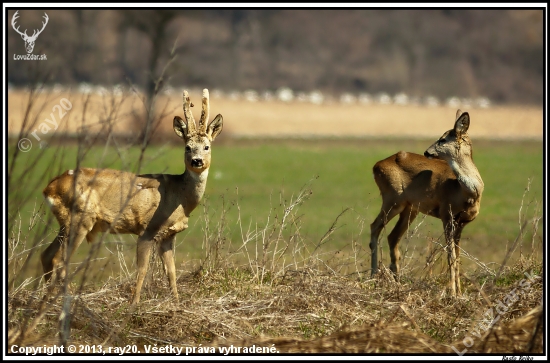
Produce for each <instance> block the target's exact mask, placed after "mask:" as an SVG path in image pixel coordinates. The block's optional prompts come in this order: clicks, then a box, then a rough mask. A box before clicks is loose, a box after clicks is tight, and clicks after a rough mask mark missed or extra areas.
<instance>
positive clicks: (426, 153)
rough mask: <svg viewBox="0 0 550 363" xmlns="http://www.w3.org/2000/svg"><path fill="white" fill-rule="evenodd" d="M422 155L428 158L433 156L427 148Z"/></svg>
mask: <svg viewBox="0 0 550 363" xmlns="http://www.w3.org/2000/svg"><path fill="white" fill-rule="evenodd" d="M424 156H425V157H427V158H429V159H431V158H433V155H432V154H430V153H429V152H428V151H427V150H426V151H425V152H424Z"/></svg>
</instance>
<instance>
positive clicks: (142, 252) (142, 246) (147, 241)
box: [132, 234, 155, 305]
mask: <svg viewBox="0 0 550 363" xmlns="http://www.w3.org/2000/svg"><path fill="white" fill-rule="evenodd" d="M154 243H155V241H154V240H153V238H151V236H149V235H147V236H146V235H145V234H143V235H142V236H140V237H139V238H138V241H137V270H138V271H137V282H136V291H134V297H133V299H132V305H134V304H137V303H139V297H140V294H141V287H142V286H143V280H144V279H145V275H147V269H148V267H149V258H150V257H151V249H152V247H153V244H154Z"/></svg>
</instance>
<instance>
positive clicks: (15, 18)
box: [11, 10, 29, 38]
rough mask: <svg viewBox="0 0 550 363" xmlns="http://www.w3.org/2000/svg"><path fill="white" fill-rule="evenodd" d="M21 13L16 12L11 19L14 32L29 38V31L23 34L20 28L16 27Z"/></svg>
mask: <svg viewBox="0 0 550 363" xmlns="http://www.w3.org/2000/svg"><path fill="white" fill-rule="evenodd" d="M18 12H19V10H17V11H16V12H15V14H13V17H12V18H11V26H12V28H13V30H15V31H16V32H17V33H19V34H20V35H21V36H24V37H25V38H28V37H29V36H28V35H27V29H25V32H24V33H21V32H20V31H19V27H17V28H16V27H15V20H17V18H19V15H18V14H17V13H18Z"/></svg>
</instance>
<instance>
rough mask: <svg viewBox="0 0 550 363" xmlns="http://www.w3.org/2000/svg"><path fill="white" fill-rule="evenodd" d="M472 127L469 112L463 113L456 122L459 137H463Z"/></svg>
mask: <svg viewBox="0 0 550 363" xmlns="http://www.w3.org/2000/svg"><path fill="white" fill-rule="evenodd" d="M469 127H470V115H469V114H468V112H463V113H462V115H460V117H458V118H457V120H456V122H455V132H456V134H457V135H463V134H465V133H466V132H467V131H468V128H469Z"/></svg>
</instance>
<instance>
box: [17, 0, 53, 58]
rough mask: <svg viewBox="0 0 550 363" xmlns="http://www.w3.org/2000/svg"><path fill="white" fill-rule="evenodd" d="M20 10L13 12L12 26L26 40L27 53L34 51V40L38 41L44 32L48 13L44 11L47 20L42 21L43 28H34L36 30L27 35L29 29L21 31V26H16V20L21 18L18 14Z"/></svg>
mask: <svg viewBox="0 0 550 363" xmlns="http://www.w3.org/2000/svg"><path fill="white" fill-rule="evenodd" d="M18 12H19V10H17V11H16V12H15V14H13V18H12V19H11V26H12V27H13V30H15V31H16V32H17V33H19V35H21V38H23V40H24V41H25V49H27V53H29V54H30V53H32V51H33V49H34V42H35V41H36V38H38V36H39V35H40V33H42V31H43V30H44V28H45V27H46V25H47V24H48V19H49V18H48V14H46V13H44V20H46V21H45V22H42V29H40V30H34V32H33V33H32V35H31V36H30V37H29V36H28V35H27V29H25V31H24V32H21V31H19V27H17V28H16V27H15V20H16V19H17V18H19V15H18V14H17V13H18Z"/></svg>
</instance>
